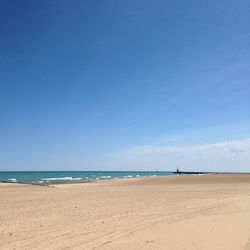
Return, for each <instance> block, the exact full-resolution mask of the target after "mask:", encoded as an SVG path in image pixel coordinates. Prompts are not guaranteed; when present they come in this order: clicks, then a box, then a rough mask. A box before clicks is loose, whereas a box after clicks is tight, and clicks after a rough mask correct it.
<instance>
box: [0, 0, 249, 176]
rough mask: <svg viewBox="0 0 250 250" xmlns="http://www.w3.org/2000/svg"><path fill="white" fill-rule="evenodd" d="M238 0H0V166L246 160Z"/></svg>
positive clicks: (201, 164) (114, 166)
mask: <svg viewBox="0 0 250 250" xmlns="http://www.w3.org/2000/svg"><path fill="white" fill-rule="evenodd" d="M248 9H249V3H248V1H246V0H220V1H218V0H210V1H207V0H197V1H193V0H189V1H186V0H167V1H163V0H161V1H160V0H145V1H142V0H128V1H117V0H106V1H97V0H91V1H84V0H43V1H33V0H32V1H31V0H26V1H17V0H1V1H0V71H1V73H0V170H2V171H4V170H6V171H7V170H172V169H175V168H176V167H177V166H179V167H180V168H181V169H187V170H189V169H190V170H199V171H213V170H216V171H249V172H250V140H249V138H250V81H249V80H250V78H249V75H250V71H249V58H250V53H249V44H250V43H249V42H250V39H249V32H248V28H249V26H248V25H249V18H248Z"/></svg>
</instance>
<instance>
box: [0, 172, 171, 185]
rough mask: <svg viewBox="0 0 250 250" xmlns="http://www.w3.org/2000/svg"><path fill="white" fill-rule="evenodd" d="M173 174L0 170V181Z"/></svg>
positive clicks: (32, 181) (64, 180)
mask: <svg viewBox="0 0 250 250" xmlns="http://www.w3.org/2000/svg"><path fill="white" fill-rule="evenodd" d="M164 175H174V173H173V172H158V171H155V172H148V171H146V172H142V171H23V172H0V182H13V183H33V184H45V183H55V182H72V181H73V182H76V181H90V180H102V179H112V178H132V177H136V178H139V177H145V176H164Z"/></svg>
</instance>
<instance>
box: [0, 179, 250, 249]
mask: <svg viewBox="0 0 250 250" xmlns="http://www.w3.org/2000/svg"><path fill="white" fill-rule="evenodd" d="M0 249H1V250H3V249H119V250H122V249H164V250H166V249H174V250H178V249H181V250H182V249H209V250H211V249H213V250H215V249H225V250H230V249H232V250H237V249H250V174H207V175H197V176H194V175H192V176H166V177H146V178H131V179H113V180H104V181H96V182H89V183H74V184H55V185H49V186H39V185H26V184H14V183H12V184H8V183H0Z"/></svg>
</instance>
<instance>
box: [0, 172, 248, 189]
mask: <svg viewBox="0 0 250 250" xmlns="http://www.w3.org/2000/svg"><path fill="white" fill-rule="evenodd" d="M201 175H214V176H216V175H229V176H230V175H231V176H232V175H241V176H243V175H249V176H250V173H234V172H202V173H200V172H199V173H194V174H193V173H192V174H183V173H181V174H173V175H161V176H133V177H114V178H104V179H98V180H95V179H93V180H81V181H61V182H60V181H57V182H45V183H30V182H18V181H16V182H13V181H0V184H1V183H2V184H4V183H5V184H22V185H35V186H36V185H38V186H48V185H61V184H85V183H99V182H108V181H112V180H136V179H142V178H162V177H174V176H176V177H177V176H201Z"/></svg>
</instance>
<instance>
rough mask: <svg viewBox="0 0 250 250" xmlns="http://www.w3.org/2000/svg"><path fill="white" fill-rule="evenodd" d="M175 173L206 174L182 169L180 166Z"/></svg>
mask: <svg viewBox="0 0 250 250" xmlns="http://www.w3.org/2000/svg"><path fill="white" fill-rule="evenodd" d="M173 173H174V174H204V173H203V172H190V171H180V170H179V168H177V169H176V171H175V172H173Z"/></svg>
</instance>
